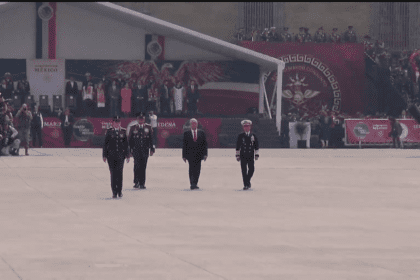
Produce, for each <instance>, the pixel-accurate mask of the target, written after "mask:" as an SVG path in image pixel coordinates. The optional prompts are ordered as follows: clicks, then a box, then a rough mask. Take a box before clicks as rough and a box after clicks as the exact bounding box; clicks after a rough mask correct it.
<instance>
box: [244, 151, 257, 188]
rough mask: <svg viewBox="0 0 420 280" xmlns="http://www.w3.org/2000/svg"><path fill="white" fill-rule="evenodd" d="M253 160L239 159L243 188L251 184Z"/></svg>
mask: <svg viewBox="0 0 420 280" xmlns="http://www.w3.org/2000/svg"><path fill="white" fill-rule="evenodd" d="M254 163H255V161H254V158H243V157H241V170H242V179H243V181H244V186H249V184H250V183H251V178H252V175H254V171H255V167H254Z"/></svg>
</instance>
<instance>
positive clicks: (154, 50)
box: [147, 41, 162, 57]
mask: <svg viewBox="0 0 420 280" xmlns="http://www.w3.org/2000/svg"><path fill="white" fill-rule="evenodd" d="M147 53H148V54H149V55H150V56H151V57H157V56H159V55H160V54H161V53H162V47H161V46H160V44H159V43H158V42H157V41H152V42H150V43H149V44H147Z"/></svg>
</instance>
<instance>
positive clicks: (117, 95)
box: [108, 81, 121, 116]
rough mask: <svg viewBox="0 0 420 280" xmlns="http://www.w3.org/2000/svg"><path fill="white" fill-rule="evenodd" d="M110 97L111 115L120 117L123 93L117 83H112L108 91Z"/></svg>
mask: <svg viewBox="0 0 420 280" xmlns="http://www.w3.org/2000/svg"><path fill="white" fill-rule="evenodd" d="M108 95H109V99H110V105H111V106H110V107H111V110H110V113H111V116H115V115H119V106H118V105H119V104H120V103H119V101H120V99H121V91H120V88H119V87H118V85H117V82H116V81H112V85H111V86H110V87H109V89H108Z"/></svg>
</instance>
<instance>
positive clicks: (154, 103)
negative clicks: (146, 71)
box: [147, 87, 159, 113]
mask: <svg viewBox="0 0 420 280" xmlns="http://www.w3.org/2000/svg"><path fill="white" fill-rule="evenodd" d="M147 92H148V107H147V110H149V111H154V112H156V111H158V113H159V104H158V102H159V98H158V96H159V92H158V89H157V88H155V87H149V89H148V90H147Z"/></svg>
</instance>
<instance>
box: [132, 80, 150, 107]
mask: <svg viewBox="0 0 420 280" xmlns="http://www.w3.org/2000/svg"><path fill="white" fill-rule="evenodd" d="M147 100H148V96H147V86H146V85H142V83H141V80H140V79H139V80H138V81H137V84H136V85H135V86H134V88H133V111H134V115H135V114H137V113H139V112H144V111H145V110H146V102H147Z"/></svg>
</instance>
